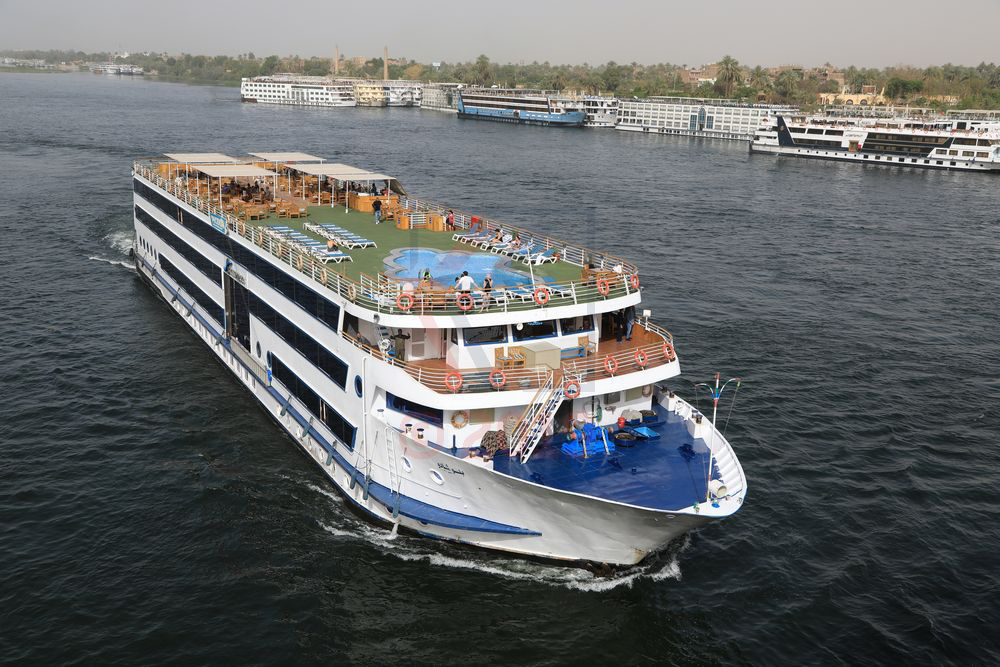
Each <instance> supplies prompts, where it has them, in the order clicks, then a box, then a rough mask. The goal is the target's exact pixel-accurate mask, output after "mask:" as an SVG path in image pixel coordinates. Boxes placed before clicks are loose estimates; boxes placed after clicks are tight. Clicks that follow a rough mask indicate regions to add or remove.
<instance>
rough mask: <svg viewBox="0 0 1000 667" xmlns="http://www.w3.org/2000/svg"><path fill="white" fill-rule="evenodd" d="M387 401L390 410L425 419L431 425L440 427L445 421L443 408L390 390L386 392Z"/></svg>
mask: <svg viewBox="0 0 1000 667" xmlns="http://www.w3.org/2000/svg"><path fill="white" fill-rule="evenodd" d="M385 403H386V405H387V406H388V407H389V409H390V410H395V411H396V412H401V413H403V414H404V415H407V416H409V417H413V418H414V419H419V420H421V421H425V422H427V423H428V424H430V425H431V426H437V427H438V428H440V427H441V425H442V424H443V423H444V411H443V410H438V409H437V408H431V407H428V406H426V405H421V404H420V403H415V402H414V401H411V400H408V399H405V398H403V397H401V396H396V395H395V394H390V393H389V392H386V394H385Z"/></svg>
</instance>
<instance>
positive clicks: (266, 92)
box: [240, 74, 357, 107]
mask: <svg viewBox="0 0 1000 667" xmlns="http://www.w3.org/2000/svg"><path fill="white" fill-rule="evenodd" d="M240 99H241V100H242V101H244V102H258V103H261V104H291V105H295V106H308V107H353V106H356V104H357V102H356V101H355V96H354V84H352V83H350V82H345V81H340V80H336V79H331V78H329V77H325V76H300V75H297V74H275V75H273V76H257V77H252V78H244V79H242V80H241V81H240Z"/></svg>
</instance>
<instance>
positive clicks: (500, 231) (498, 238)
mask: <svg viewBox="0 0 1000 667" xmlns="http://www.w3.org/2000/svg"><path fill="white" fill-rule="evenodd" d="M501 240H503V228H501V227H497V233H496V234H494V235H493V238H491V239H490V243H491V244H496V243H500V241H501Z"/></svg>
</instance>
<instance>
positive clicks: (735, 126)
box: [615, 97, 796, 141]
mask: <svg viewBox="0 0 1000 667" xmlns="http://www.w3.org/2000/svg"><path fill="white" fill-rule="evenodd" d="M795 111H796V110H795V109H793V108H791V107H787V106H775V105H770V104H749V103H744V102H740V101H738V100H721V99H705V98H696V97H652V98H649V99H631V100H621V101H620V102H619V106H618V122H617V124H616V125H615V129H616V130H624V131H630V132H646V133H651V134H677V135H683V136H689V137H704V138H711V139H734V140H737V141H748V140H750V138H751V137H752V136H753V133H754V130H755V129H756V128H757V127H759V126H760V124H761V121H762V119H764V118H768V117H773V116H774V115H775V114H779V113H795Z"/></svg>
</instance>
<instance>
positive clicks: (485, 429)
mask: <svg viewBox="0 0 1000 667" xmlns="http://www.w3.org/2000/svg"><path fill="white" fill-rule="evenodd" d="M133 191H134V201H133V203H134V224H135V231H136V243H135V262H136V267H137V270H138V273H139V275H140V276H141V277H142V278H143V279H144V280H145V282H146V283H148V284H149V285H150V286H151V288H152V289H153V290H154V291H155V292H156V293H157V294H159V295H160V296H161V297H163V299H164V301H165V303H166V304H167V306H168V307H169V308H170V309H172V310H173V311H174V312H175V313H177V315H178V316H179V317H180V318H181V319H182V320H183V322H184V323H185V324H186V325H187V326H188V327H189V328H190V329H191V330H192V331H193V332H194V334H195V335H196V336H197V337H199V338H200V339H201V340H202V341H203V342H204V343H205V344H206V345H207V348H208V350H209V351H210V352H211V353H212V354H214V355H215V356H216V357H217V358H218V360H219V361H220V362H221V363H222V364H223V365H224V366H225V367H226V368H228V369H229V370H230V371H231V372H232V373H233V374H234V375H235V377H236V378H237V380H238V381H239V382H240V383H241V384H242V385H243V386H244V387H245V388H246V389H247V390H248V391H249V392H250V394H251V395H252V396H253V397H254V399H255V400H256V401H257V402H259V403H260V404H261V406H262V407H263V409H264V410H266V411H267V412H268V414H270V415H271V416H272V417H273V419H274V420H275V421H276V422H277V423H278V424H279V426H280V427H281V428H282V429H284V430H285V431H287V433H288V434H289V435H290V436H291V438H292V440H293V441H294V442H295V444H296V445H297V446H298V447H299V448H301V449H302V451H303V452H305V454H306V455H307V456H308V457H309V458H310V459H311V460H312V461H313V462H314V463H315V464H316V466H317V467H318V469H319V470H320V471H321V474H322V475H323V476H324V477H325V479H326V480H327V481H328V482H329V483H330V484H331V485H333V486H334V487H336V488H337V489H338V490H339V491H340V492H341V493H342V494H343V495H344V497H345V498H346V499H347V500H348V501H349V502H350V503H352V504H353V505H354V506H355V507H356V508H357V509H358V510H360V511H361V512H362V513H364V514H365V515H367V516H368V517H369V518H371V519H372V520H373V521H374V522H376V523H378V524H381V525H385V526H386V527H387V529H391V530H393V531H396V530H397V529H400V528H401V529H404V530H408V531H410V532H412V533H416V534H419V535H424V536H430V537H434V538H439V539H444V540H451V541H455V542H461V543H466V544H472V545H476V546H480V547H485V548H489V549H494V550H499V551H505V552H511V553H516V554H523V555H530V556H537V557H543V558H547V559H556V560H560V561H566V562H571V563H579V562H584V563H607V564H615V565H627V564H633V563H637V562H639V561H641V560H642V559H643V558H645V557H646V556H647V555H648V554H649V553H650V552H653V551H655V550H657V549H659V548H660V547H662V546H664V545H665V544H666V543H667V542H669V541H670V540H671V539H673V538H675V537H677V536H679V535H681V534H683V533H685V532H687V531H689V530H691V529H693V528H697V527H699V526H702V525H705V524H707V523H709V522H712V521H715V520H718V519H722V518H725V517H727V516H730V515H732V514H733V513H735V512H736V511H737V510H738V509H739V508H740V507H741V506H742V503H743V501H744V498H745V495H746V492H747V482H746V479H745V477H744V473H743V470H742V468H741V466H740V463H739V461H738V459H737V457H736V455H735V453H734V452H733V449H732V447H731V446H730V444H729V442H728V441H727V440H726V438H725V437H724V435H723V434H722V433H721V432H720V431H719V430H718V429H717V428H716V427H715V425H714V424H713V423H712V422H711V420H709V419H708V418H707V417H706V416H704V415H702V414H700V413H699V412H698V410H696V409H695V408H694V407H693V406H692V405H691V404H690V403H688V402H686V401H685V400H684V399H682V398H681V397H680V396H678V395H677V394H676V393H674V392H673V391H672V390H671V389H670V385H671V384H672V381H673V380H675V379H676V378H677V376H678V375H679V373H680V361H679V359H678V355H677V350H676V348H675V343H674V339H673V337H672V336H671V334H670V333H669V332H668V331H667V330H666V329H665V328H664V327H663V326H662V325H660V324H657V323H656V322H654V321H653V320H652V319H651V314H650V313H649V311H641V310H640V311H639V314H638V316H636V317H633V315H634V314H635V312H636V311H635V309H636V308H638V307H640V306H641V302H642V289H641V282H640V278H639V272H638V269H637V267H636V266H635V265H634V264H632V263H630V262H629V261H627V260H625V259H621V258H618V257H615V256H613V255H611V254H608V253H606V252H603V251H601V250H596V249H589V248H585V247H583V246H581V245H579V244H577V243H575V242H566V241H560V240H558V239H556V238H553V237H550V236H548V235H546V234H542V233H538V232H535V231H532V230H529V229H523V228H518V227H515V226H513V225H508V224H505V223H501V222H498V221H494V220H490V219H486V218H482V217H479V216H476V215H471V214H468V213H461V212H459V213H456V214H455V217H454V223H453V224H449V222H448V219H447V218H446V217H444V212H446V211H447V210H448V209H447V208H446V207H445V206H443V205H440V204H435V203H431V202H427V201H424V200H422V199H418V198H416V197H414V196H412V195H410V194H408V193H407V192H406V190H404V189H403V188H402V187H401V186H400V184H399V182H398V181H397V180H396V179H395V178H393V177H391V176H389V175H386V174H383V173H378V172H372V171H369V170H366V169H362V168H358V167H352V166H349V165H345V164H339V163H329V162H325V161H323V160H321V159H319V158H316V157H314V156H311V155H308V154H304V153H293V152H288V153H253V154H251V155H250V156H248V157H245V158H232V157H229V156H226V155H222V154H218V153H208V154H205V153H187V154H170V155H167V156H164V157H162V158H152V159H141V160H137V161H136V162H135V163H134V164H133ZM376 201H378V202H380V204H381V213H380V215H381V217H382V219H383V220H382V223H381V224H376V220H375V216H373V214H372V211H373V209H374V208H375V204H374V202H376ZM464 272H468V275H467V276H466V275H465V273H464ZM487 275H490V276H491V277H492V285H489V286H484V283H485V278H486V276H487ZM623 310H624V319H625V321H626V322H629V323H631V324H628V325H627V327H626V328H627V331H624V332H623V331H622V328H618V329H617V334H618V335H617V336H616V329H615V327H614V326H613V322H614V321H615V320H616V317H615V316H614V314H615V313H620V312H622V311H623ZM623 333H624V334H625V335H624V336H621V334H623ZM619 337H621V340H619V339H618V338H619ZM716 387H718V381H716ZM715 395H716V396H717V395H718V391H716V392H715Z"/></svg>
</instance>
